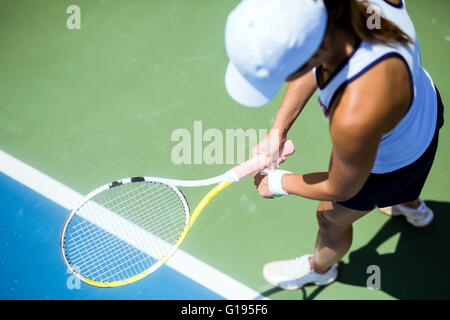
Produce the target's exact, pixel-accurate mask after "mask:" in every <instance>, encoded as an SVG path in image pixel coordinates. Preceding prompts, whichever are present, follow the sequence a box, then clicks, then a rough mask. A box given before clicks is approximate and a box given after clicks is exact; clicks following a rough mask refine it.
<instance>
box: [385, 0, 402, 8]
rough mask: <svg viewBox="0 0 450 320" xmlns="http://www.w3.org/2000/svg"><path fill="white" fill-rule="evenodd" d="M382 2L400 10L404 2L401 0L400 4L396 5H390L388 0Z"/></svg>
mask: <svg viewBox="0 0 450 320" xmlns="http://www.w3.org/2000/svg"><path fill="white" fill-rule="evenodd" d="M384 2H386V3H387V4H388V5H390V6H392V7H394V8H398V9H402V8H403V2H404V0H401V1H400V3H398V4H396V3H392V2H390V1H389V0H384Z"/></svg>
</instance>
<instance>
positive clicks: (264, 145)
mask: <svg viewBox="0 0 450 320" xmlns="http://www.w3.org/2000/svg"><path fill="white" fill-rule="evenodd" d="M278 131H279V130H270V132H269V133H268V134H267V135H266V136H265V137H264V138H263V139H262V140H261V141H260V142H259V143H258V144H257V145H256V146H254V147H253V148H252V156H253V157H256V156H258V155H261V154H264V156H265V158H266V161H265V166H266V168H269V169H274V168H276V167H278V166H279V165H280V164H282V163H283V162H284V161H285V160H286V157H284V156H283V157H280V147H281V146H282V145H283V144H284V143H285V142H286V137H285V136H281V135H280V134H279V132H278Z"/></svg>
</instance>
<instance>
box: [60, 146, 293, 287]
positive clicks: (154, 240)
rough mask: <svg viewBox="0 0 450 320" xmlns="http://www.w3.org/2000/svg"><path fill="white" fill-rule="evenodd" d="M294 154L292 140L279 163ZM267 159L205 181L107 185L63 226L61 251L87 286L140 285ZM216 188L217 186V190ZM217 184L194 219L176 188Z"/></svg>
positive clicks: (142, 179)
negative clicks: (214, 204) (214, 203)
mask: <svg viewBox="0 0 450 320" xmlns="http://www.w3.org/2000/svg"><path fill="white" fill-rule="evenodd" d="M293 153H294V145H293V144H292V142H291V141H290V140H288V141H286V143H285V144H284V145H283V146H281V148H280V158H285V157H286V156H289V155H291V154H293ZM264 164H265V158H264V155H260V156H257V157H254V158H252V159H250V160H248V161H246V162H244V163H242V164H240V165H238V166H236V167H234V168H233V169H231V170H229V171H227V172H226V173H224V174H222V175H220V176H217V177H214V178H211V179H205V180H196V181H188V180H173V179H162V178H152V177H138V178H127V179H122V180H117V181H114V182H112V183H110V184H107V185H104V186H102V187H100V188H98V189H96V190H94V191H92V192H91V193H89V194H88V195H87V196H86V198H85V199H84V200H83V201H82V202H81V204H80V205H78V206H77V207H75V208H74V209H73V210H72V211H71V212H70V214H69V216H68V217H67V219H66V221H65V222H64V226H63V228H62V232H61V239H60V246H61V251H62V255H63V258H64V261H65V263H66V264H67V266H68V267H69V269H70V270H71V271H72V272H73V273H74V274H75V276H77V277H78V278H79V279H81V280H83V281H84V282H86V283H88V284H91V285H94V286H98V287H116V286H122V285H125V284H128V283H132V282H135V281H138V280H140V279H142V278H144V277H145V276H147V275H149V274H150V273H152V272H153V271H155V270H156V269H158V268H159V267H160V266H161V265H163V264H164V263H165V262H166V261H167V259H169V258H170V257H171V256H172V255H173V253H174V252H175V250H176V249H177V248H178V246H179V245H180V244H181V242H182V241H183V240H184V238H185V237H186V234H187V233H188V232H189V230H190V228H191V227H192V224H193V223H194V221H195V220H196V219H197V217H198V215H199V214H200V212H201V211H202V210H203V208H204V207H205V206H206V204H207V203H208V202H209V201H210V200H211V199H212V198H213V197H214V196H215V195H217V194H218V193H219V192H220V191H222V190H223V189H224V188H226V187H227V186H228V185H230V184H232V183H234V182H237V181H239V180H240V179H242V178H244V177H246V176H248V175H251V174H252V173H255V172H257V171H259V170H262V169H263V168H264ZM217 183H218V184H217ZM212 184H217V186H215V187H214V188H213V189H211V191H209V192H208V193H207V194H206V195H205V196H204V197H203V199H202V200H201V201H200V202H199V204H198V205H197V207H196V208H195V210H194V211H193V213H192V215H190V214H189V207H188V204H187V202H186V198H185V197H184V195H183V194H182V193H181V191H180V190H179V189H178V188H177V187H199V186H207V185H212Z"/></svg>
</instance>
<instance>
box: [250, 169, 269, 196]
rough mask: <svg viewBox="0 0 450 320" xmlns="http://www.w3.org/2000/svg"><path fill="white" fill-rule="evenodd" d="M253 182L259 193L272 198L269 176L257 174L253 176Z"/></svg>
mask: <svg viewBox="0 0 450 320" xmlns="http://www.w3.org/2000/svg"><path fill="white" fill-rule="evenodd" d="M253 183H254V184H255V186H256V189H257V190H258V192H259V195H260V196H261V197H263V198H266V199H272V198H273V194H272V193H271V192H270V189H269V176H268V175H264V174H261V173H257V174H255V176H254V177H253Z"/></svg>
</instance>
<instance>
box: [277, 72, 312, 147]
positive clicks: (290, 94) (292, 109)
mask: <svg viewBox="0 0 450 320" xmlns="http://www.w3.org/2000/svg"><path fill="white" fill-rule="evenodd" d="M316 90H317V83H316V78H315V76H314V73H313V72H312V71H311V72H308V73H307V74H305V75H303V76H301V77H299V78H297V79H295V80H293V81H290V82H289V84H288V87H287V90H286V94H285V96H284V99H283V102H282V103H281V106H280V109H279V110H278V112H277V114H276V116H275V121H274V123H273V125H272V130H274V129H276V130H278V131H279V132H280V136H282V137H284V138H285V137H286V136H287V133H288V131H289V129H290V128H291V126H292V124H293V123H294V121H295V120H296V119H297V117H298V116H299V114H300V113H301V112H302V110H303V108H304V107H305V105H306V103H307V102H308V101H309V99H310V98H311V96H312V95H313V94H314V92H315V91H316Z"/></svg>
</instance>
